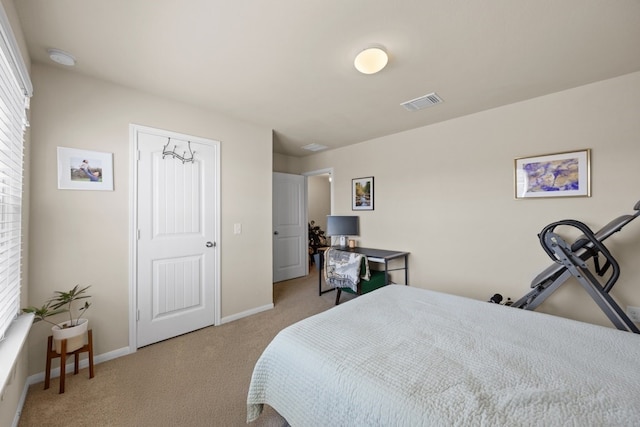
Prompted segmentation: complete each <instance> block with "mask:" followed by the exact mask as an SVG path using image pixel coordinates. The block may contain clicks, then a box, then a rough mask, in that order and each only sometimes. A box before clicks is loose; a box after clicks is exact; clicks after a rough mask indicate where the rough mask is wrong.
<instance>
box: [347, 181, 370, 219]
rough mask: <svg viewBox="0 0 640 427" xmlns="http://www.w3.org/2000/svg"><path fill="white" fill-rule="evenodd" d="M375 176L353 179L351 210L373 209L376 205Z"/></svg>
mask: <svg viewBox="0 0 640 427" xmlns="http://www.w3.org/2000/svg"><path fill="white" fill-rule="evenodd" d="M373 195H374V188H373V177H372V176H368V177H364V178H354V179H352V180H351V210H353V211H372V210H373V206H374V197H373Z"/></svg>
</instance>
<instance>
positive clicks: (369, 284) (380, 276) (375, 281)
mask: <svg viewBox="0 0 640 427" xmlns="http://www.w3.org/2000/svg"><path fill="white" fill-rule="evenodd" d="M368 262H369V261H367V258H366V257H362V264H361V266H360V274H365V271H366V269H367V265H366V263H368ZM386 284H387V275H386V273H385V272H384V271H377V270H370V278H369V280H364V279H360V281H359V282H358V285H357V291H355V292H354V290H353V289H351V288H349V287H344V288H338V287H336V291H337V292H336V304H335V305H338V304H340V296H341V295H342V291H344V292H347V293H350V294H352V295H363V294H366V293H367V292H371V291H375V290H376V289H378V288H381V287H383V286H385V285H386Z"/></svg>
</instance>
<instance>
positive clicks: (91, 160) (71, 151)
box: [58, 147, 113, 191]
mask: <svg viewBox="0 0 640 427" xmlns="http://www.w3.org/2000/svg"><path fill="white" fill-rule="evenodd" d="M58 189H59V190H103V191H113V155H112V153H103V152H100V151H88V150H79V149H76V148H65V147H58Z"/></svg>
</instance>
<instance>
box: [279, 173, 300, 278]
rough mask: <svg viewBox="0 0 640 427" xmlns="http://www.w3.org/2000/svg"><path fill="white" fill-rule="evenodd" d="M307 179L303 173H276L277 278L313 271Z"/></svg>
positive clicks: (292, 276) (297, 275) (291, 276)
mask: <svg viewBox="0 0 640 427" xmlns="http://www.w3.org/2000/svg"><path fill="white" fill-rule="evenodd" d="M306 188H307V186H306V183H305V177H304V176H302V175H291V174H287V173H278V172H274V174H273V281H274V282H280V281H282V280H289V279H293V278H295V277H301V276H306V275H307V274H308V271H309V261H308V259H309V252H308V246H309V242H308V240H307V231H308V229H307V215H306Z"/></svg>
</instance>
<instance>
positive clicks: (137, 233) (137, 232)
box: [136, 228, 140, 240]
mask: <svg viewBox="0 0 640 427" xmlns="http://www.w3.org/2000/svg"><path fill="white" fill-rule="evenodd" d="M136 239H138V240H140V229H139V228H138V229H137V230H136Z"/></svg>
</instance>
